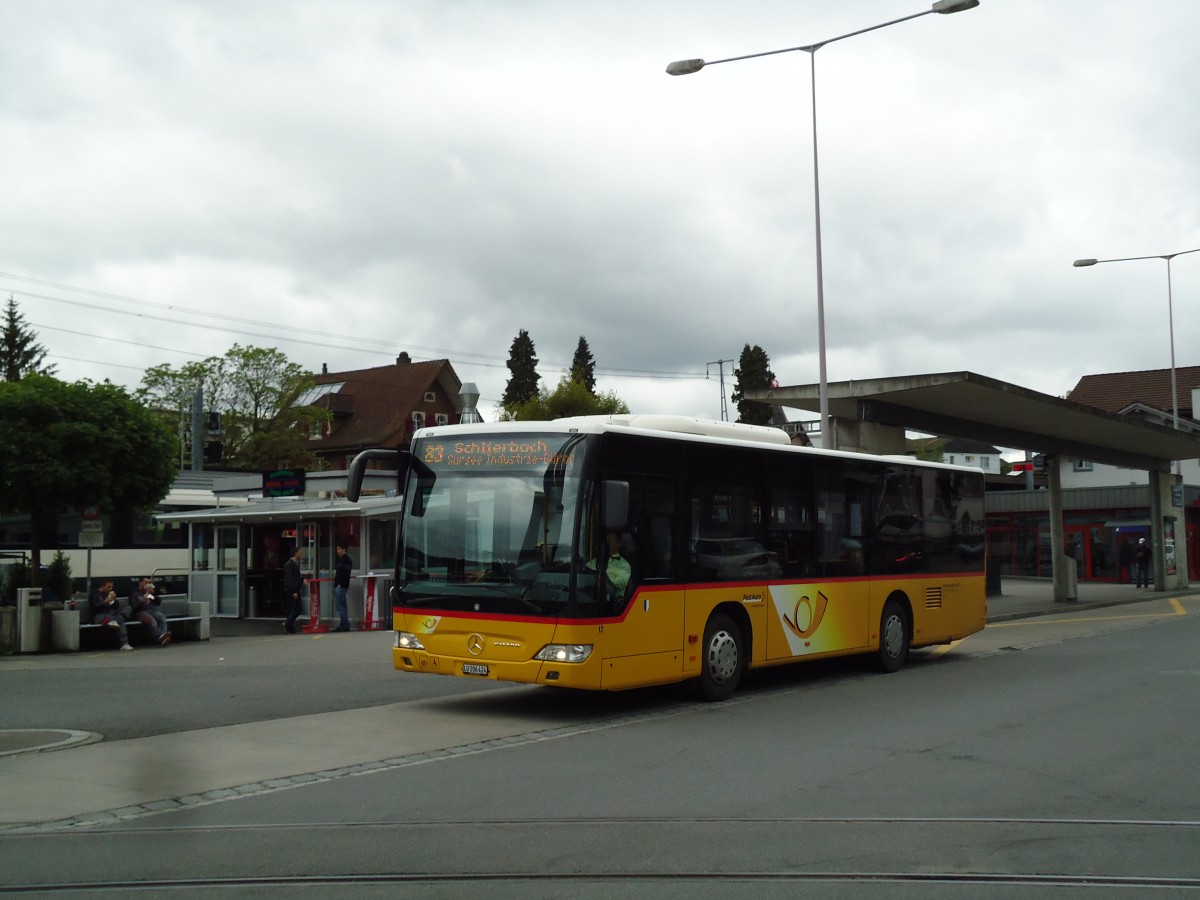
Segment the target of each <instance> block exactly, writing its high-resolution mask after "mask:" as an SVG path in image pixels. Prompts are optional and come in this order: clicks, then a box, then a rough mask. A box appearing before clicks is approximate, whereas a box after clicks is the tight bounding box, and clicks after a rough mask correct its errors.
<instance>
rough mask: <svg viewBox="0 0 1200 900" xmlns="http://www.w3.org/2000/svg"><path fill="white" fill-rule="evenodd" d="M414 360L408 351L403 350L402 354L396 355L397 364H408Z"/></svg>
mask: <svg viewBox="0 0 1200 900" xmlns="http://www.w3.org/2000/svg"><path fill="white" fill-rule="evenodd" d="M411 362H412V357H411V356H409V355H408V351H406V350H401V351H400V355H399V356H397V357H396V365H398V366H407V365H409V364H410V363H411Z"/></svg>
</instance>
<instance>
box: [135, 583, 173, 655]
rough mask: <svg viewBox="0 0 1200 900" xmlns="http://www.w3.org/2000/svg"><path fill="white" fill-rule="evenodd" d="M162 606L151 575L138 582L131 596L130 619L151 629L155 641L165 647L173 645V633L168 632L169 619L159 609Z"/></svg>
mask: <svg viewBox="0 0 1200 900" xmlns="http://www.w3.org/2000/svg"><path fill="white" fill-rule="evenodd" d="M161 604H162V601H161V600H159V599H158V597H156V596H155V594H154V582H153V581H151V580H150V576H149V575H147V576H145V577H144V578H142V579H141V580H140V581H138V583H137V587H135V588H134V589H133V590H132V591H131V592H130V594H129V617H130V618H131V619H137V620H138V621H139V622H141V623H142V624H143V625H145V626H146V627H147V628H149V629H150V632H151V633H152V634H153V635H154V639H155V640H156V641H158V642H159V644H161V645H162V646H164V647H165V646H167V644H169V643H171V632H169V631H167V617H166V616H164V615H163V614H162V613H161V612H160V611H159V609H158V607H159V606H160V605H161Z"/></svg>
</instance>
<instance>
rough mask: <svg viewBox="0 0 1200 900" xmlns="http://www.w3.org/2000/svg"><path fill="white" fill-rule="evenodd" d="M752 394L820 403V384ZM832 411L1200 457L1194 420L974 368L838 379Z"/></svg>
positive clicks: (1159, 461)
mask: <svg viewBox="0 0 1200 900" xmlns="http://www.w3.org/2000/svg"><path fill="white" fill-rule="evenodd" d="M746 398H747V399H749V400H758V401H760V402H762V403H770V404H773V405H775V406H787V407H792V408H795V409H805V410H811V411H813V412H819V411H820V390H819V386H818V385H815V384H804V385H793V386H788V387H774V388H762V389H757V390H748V391H746ZM829 414H830V416H832V417H834V418H838V419H849V420H852V421H862V422H873V423H877V424H881V425H893V426H896V427H898V428H905V429H909V430H912V431H921V432H925V433H927V434H936V435H946V436H953V437H959V438H971V439H974V440H979V441H986V442H987V443H989V444H992V445H994V446H1000V447H1011V448H1013V449H1020V450H1032V451H1036V452H1038V453H1047V454H1060V455H1063V456H1069V457H1073V458H1076V459H1083V460H1088V461H1091V462H1097V463H1105V464H1108V465H1115V466H1127V467H1130V468H1135V469H1144V470H1147V471H1160V472H1167V471H1169V470H1170V462H1171V461H1172V460H1182V459H1196V458H1200V433H1197V431H1196V428H1195V425H1194V424H1193V423H1191V422H1190V421H1181V428H1180V429H1179V430H1176V429H1174V428H1171V427H1168V426H1164V425H1160V424H1157V423H1154V422H1147V421H1144V420H1142V419H1138V418H1135V417H1133V416H1128V415H1119V414H1116V413H1110V412H1106V411H1104V410H1101V409H1097V408H1095V407H1092V406H1085V405H1083V404H1081V403H1073V402H1071V401H1070V400H1064V399H1062V398H1060V397H1052V396H1050V395H1049V394H1042V393H1039V392H1037V391H1032V390H1029V389H1027V388H1023V387H1019V386H1017V385H1015V384H1009V383H1007V382H1003V381H997V380H996V379H993V378H987V377H985V376H983V375H977V374H975V373H974V372H944V373H940V374H935V375H907V376H901V377H897V378H878V379H867V380H863V381H840V382H834V383H831V384H830V385H829Z"/></svg>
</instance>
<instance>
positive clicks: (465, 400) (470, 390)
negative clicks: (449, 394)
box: [458, 381, 483, 425]
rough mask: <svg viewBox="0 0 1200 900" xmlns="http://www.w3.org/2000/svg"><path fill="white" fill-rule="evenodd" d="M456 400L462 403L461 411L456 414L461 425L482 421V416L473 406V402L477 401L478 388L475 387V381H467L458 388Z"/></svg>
mask: <svg viewBox="0 0 1200 900" xmlns="http://www.w3.org/2000/svg"><path fill="white" fill-rule="evenodd" d="M458 400H459V403H460V404H461V405H462V411H461V412H460V413H459V416H458V421H459V422H461V423H462V424H463V425H472V424H475V423H477V422H482V421H483V416H481V415H480V414H479V410H478V409H476V408H475V404H476V403H478V402H479V388H477V387H475V382H473V381H468V382H467V383H466V384H464V385H463V386H462V387H461V388H459V391H458Z"/></svg>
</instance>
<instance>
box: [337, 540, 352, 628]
mask: <svg viewBox="0 0 1200 900" xmlns="http://www.w3.org/2000/svg"><path fill="white" fill-rule="evenodd" d="M336 551H337V564H336V565H335V567H334V570H333V606H334V609H336V610H337V614H338V616H340V617H341V620H342V621H341V624H340V625H338V627H337V628H335V629H334V630H335V631H349V630H350V610H349V609H348V608H347V607H346V592H347V591H348V590H350V573H351V572H352V571H354V561H353V560H352V559H350V554H349V553H347V552H346V548H345V547H344V546H341V545H339V546H338V547H337V548H336Z"/></svg>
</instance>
